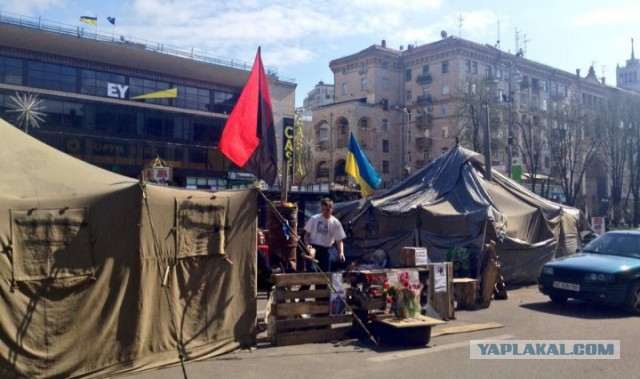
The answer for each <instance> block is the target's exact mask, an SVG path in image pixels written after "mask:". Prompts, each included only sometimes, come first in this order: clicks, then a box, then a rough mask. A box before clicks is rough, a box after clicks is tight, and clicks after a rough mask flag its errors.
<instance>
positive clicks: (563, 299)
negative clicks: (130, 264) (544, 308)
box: [549, 295, 568, 304]
mask: <svg viewBox="0 0 640 379" xmlns="http://www.w3.org/2000/svg"><path fill="white" fill-rule="evenodd" d="M549 299H551V301H553V302H554V303H556V304H563V303H566V302H567V299H568V297H566V296H563V295H549Z"/></svg>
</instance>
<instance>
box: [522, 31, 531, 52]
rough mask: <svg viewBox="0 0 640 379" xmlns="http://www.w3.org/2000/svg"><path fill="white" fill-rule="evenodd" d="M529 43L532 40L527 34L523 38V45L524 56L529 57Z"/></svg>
mask: <svg viewBox="0 0 640 379" xmlns="http://www.w3.org/2000/svg"><path fill="white" fill-rule="evenodd" d="M527 42H531V40H530V39H529V38H527V34H526V33H525V34H524V37H523V38H522V44H523V45H524V55H527ZM524 55H523V56H524Z"/></svg>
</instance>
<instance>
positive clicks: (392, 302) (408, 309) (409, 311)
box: [384, 271, 423, 318]
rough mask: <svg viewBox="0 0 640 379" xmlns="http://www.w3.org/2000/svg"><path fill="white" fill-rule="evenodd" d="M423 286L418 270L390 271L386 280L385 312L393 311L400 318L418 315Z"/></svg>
mask: <svg viewBox="0 0 640 379" xmlns="http://www.w3.org/2000/svg"><path fill="white" fill-rule="evenodd" d="M414 274H415V275H414ZM422 287H423V285H422V283H420V280H419V279H418V272H417V271H416V272H408V271H403V272H399V273H390V274H389V277H388V279H387V280H386V281H385V282H384V294H385V313H390V312H393V314H394V315H395V316H396V317H398V318H413V317H416V316H418V315H419V314H420V308H421V307H420V292H421V291H422Z"/></svg>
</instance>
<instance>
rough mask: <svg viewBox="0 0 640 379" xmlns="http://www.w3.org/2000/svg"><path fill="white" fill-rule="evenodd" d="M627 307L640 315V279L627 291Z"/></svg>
mask: <svg viewBox="0 0 640 379" xmlns="http://www.w3.org/2000/svg"><path fill="white" fill-rule="evenodd" d="M626 308H627V310H628V311H629V312H631V313H633V314H634V315H640V281H639V282H634V283H632V284H631V287H630V288H629V293H627V301H626Z"/></svg>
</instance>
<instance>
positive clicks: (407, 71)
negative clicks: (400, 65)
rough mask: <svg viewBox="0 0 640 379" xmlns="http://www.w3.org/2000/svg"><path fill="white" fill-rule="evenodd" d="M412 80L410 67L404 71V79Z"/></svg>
mask: <svg viewBox="0 0 640 379" xmlns="http://www.w3.org/2000/svg"><path fill="white" fill-rule="evenodd" d="M410 80H411V69H408V70H406V71H405V72H404V81H405V82H408V81H410Z"/></svg>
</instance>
